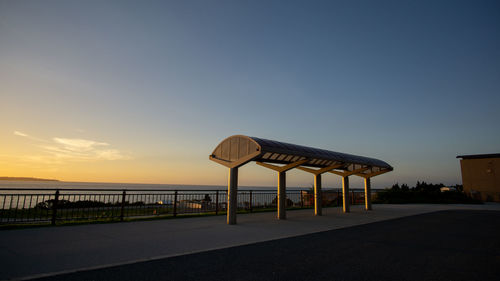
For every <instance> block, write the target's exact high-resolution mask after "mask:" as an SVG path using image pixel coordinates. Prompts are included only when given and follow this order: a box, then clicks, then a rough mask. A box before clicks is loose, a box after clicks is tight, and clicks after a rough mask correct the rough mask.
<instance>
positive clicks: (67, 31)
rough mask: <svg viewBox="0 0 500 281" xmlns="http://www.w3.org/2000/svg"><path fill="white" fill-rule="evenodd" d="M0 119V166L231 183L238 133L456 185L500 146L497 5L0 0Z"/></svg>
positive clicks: (83, 176)
mask: <svg viewBox="0 0 500 281" xmlns="http://www.w3.org/2000/svg"><path fill="white" fill-rule="evenodd" d="M0 120H1V123H0V124H1V126H0V176H34V177H43V178H57V179H61V180H67V181H105V182H143V183H172V184H215V185H224V184H226V181H227V170H226V169H225V168H224V167H222V166H220V165H218V164H216V163H213V162H211V161H209V160H208V155H209V154H210V153H211V152H212V150H213V149H214V148H215V146H216V145H217V144H218V143H219V142H220V141H221V140H222V139H224V138H225V137H227V136H230V135H233V134H244V135H250V136H256V137H262V138H268V139H275V140H280V141H285V142H291V143H296V144H302V145H308V146H314V147H318V148H324V149H329V150H333V151H339V152H345V153H351V154H357V155H362V156H368V157H375V158H379V159H382V160H384V161H386V162H388V163H390V164H391V165H392V166H394V168H395V170H394V171H393V172H391V173H388V174H385V175H382V176H380V177H377V178H374V179H373V185H374V186H375V187H385V186H388V185H392V184H393V183H395V182H399V183H403V182H405V183H408V184H410V186H412V185H414V183H415V182H416V181H417V180H425V181H428V182H434V183H437V182H443V183H445V184H456V183H461V176H460V164H459V160H458V159H456V158H455V157H456V156H457V155H461V154H476V153H498V152H500V130H499V128H500V126H499V123H500V122H499V121H500V2H499V1H478V0H474V1H472V0H471V1H456V0H453V1H435V0H433V1H422V0H420V1H404V0H403V1H399V0H398V1H288V0H287V1H268V0H262V1H234V0H228V1H218V0H210V1H206V0H200V1H191V0H187V1H186V0H185V1H180V0H179V1H124V0H119V1H103V0H98V1H66V0H64V1H51V0H45V1H14V0H9V1H6V0H0ZM275 183H276V175H275V173H273V172H271V171H270V170H267V169H264V168H261V167H257V166H256V165H249V166H248V167H244V168H242V169H241V171H240V185H266V186H272V185H274V184H275ZM311 183H312V176H311V175H310V174H306V173H304V172H301V171H291V172H289V178H288V185H293V186H309V185H310V184H311ZM352 183H353V184H354V187H357V186H356V185H357V184H360V181H359V180H354V181H352ZM339 184H340V178H339V177H338V176H334V175H329V176H325V177H324V185H325V186H327V187H337V186H339Z"/></svg>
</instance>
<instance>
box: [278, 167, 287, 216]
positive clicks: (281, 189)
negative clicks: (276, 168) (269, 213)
mask: <svg viewBox="0 0 500 281" xmlns="http://www.w3.org/2000/svg"><path fill="white" fill-rule="evenodd" d="M278 219H280V220H285V219H286V172H278Z"/></svg>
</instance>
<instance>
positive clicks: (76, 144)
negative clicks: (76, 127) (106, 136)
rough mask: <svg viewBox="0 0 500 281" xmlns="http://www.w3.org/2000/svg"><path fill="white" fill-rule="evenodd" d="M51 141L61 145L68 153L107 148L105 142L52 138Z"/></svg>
mask: <svg viewBox="0 0 500 281" xmlns="http://www.w3.org/2000/svg"><path fill="white" fill-rule="evenodd" d="M53 140H54V141H55V142H56V143H58V144H61V145H63V146H64V148H65V149H67V150H70V151H91V150H94V149H95V147H97V146H109V144H108V143H105V142H97V141H93V140H84V139H66V138H53Z"/></svg>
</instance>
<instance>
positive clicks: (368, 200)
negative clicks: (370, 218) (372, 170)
mask: <svg viewBox="0 0 500 281" xmlns="http://www.w3.org/2000/svg"><path fill="white" fill-rule="evenodd" d="M371 185H372V184H371V181H370V178H365V209H366V210H367V211H369V210H371V209H372V186H371Z"/></svg>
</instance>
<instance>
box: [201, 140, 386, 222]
mask: <svg viewBox="0 0 500 281" xmlns="http://www.w3.org/2000/svg"><path fill="white" fill-rule="evenodd" d="M209 159H210V160H212V161H215V162H217V163H219V164H221V165H224V166H226V167H228V168H229V178H228V192H227V197H228V198H227V203H228V204H227V223H228V224H236V209H237V206H238V204H237V203H238V198H237V196H238V168H239V167H241V166H243V165H245V164H247V163H248V162H251V161H255V162H256V163H257V164H258V165H260V166H262V167H265V168H269V169H271V170H273V171H275V172H277V175H278V219H286V210H285V204H286V172H287V171H289V170H291V169H294V168H297V169H300V170H303V171H306V172H308V173H311V174H313V175H314V214H315V215H316V216H321V214H322V211H321V175H322V174H324V173H332V174H335V175H338V176H341V177H342V198H343V211H344V212H345V213H348V212H349V176H352V175H354V176H359V177H363V178H364V181H365V208H366V210H371V209H372V206H371V196H370V195H371V178H372V177H374V176H378V175H381V174H384V173H387V172H390V171H392V170H393V168H392V167H391V165H389V164H387V163H386V162H384V161H382V160H378V159H374V158H368V157H363V156H357V155H351V154H346V153H340V152H334V151H329V150H324V149H319V148H313V147H307V146H302V145H296V144H290V143H284V142H278V141H273V140H267V139H262V138H256V137H248V136H243V135H234V136H230V137H228V138H226V139H224V140H223V141H222V142H221V143H220V144H219V145H217V147H216V148H215V150H214V151H213V152H212V154H211V155H210V157H209Z"/></svg>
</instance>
